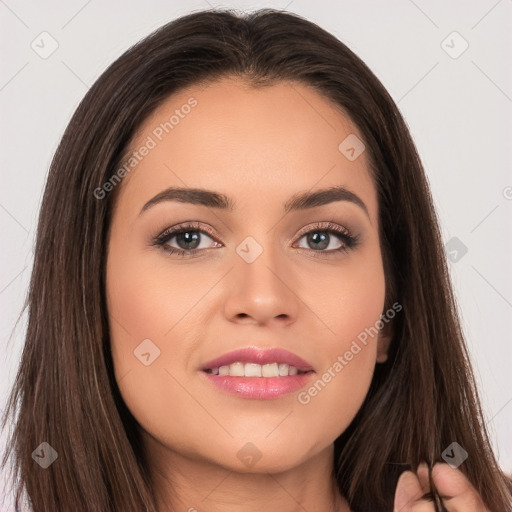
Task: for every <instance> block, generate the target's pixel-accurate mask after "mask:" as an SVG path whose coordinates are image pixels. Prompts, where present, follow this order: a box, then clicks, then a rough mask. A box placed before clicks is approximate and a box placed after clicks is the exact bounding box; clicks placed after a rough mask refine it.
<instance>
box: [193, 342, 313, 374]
mask: <svg viewBox="0 0 512 512" xmlns="http://www.w3.org/2000/svg"><path fill="white" fill-rule="evenodd" d="M238 362H239V363H256V364H262V365H263V364H270V363H278V364H279V363H284V364H288V365H290V366H295V367H296V368H297V369H298V370H300V371H302V372H308V371H311V370H314V368H313V366H312V365H311V364H309V363H308V362H307V361H304V359H302V358H301V357H299V356H297V355H296V354H293V353H292V352H289V351H288V350H285V349H284V348H268V349H259V348H255V347H248V348H242V349H239V350H234V351H232V352H228V353H227V354H224V355H222V356H220V357H217V358H216V359H212V360H211V361H208V362H207V363H206V364H205V365H203V366H202V367H201V370H203V371H204V370H210V369H212V368H216V367H220V366H227V365H230V364H232V363H238ZM239 378H242V377H239ZM249 378H253V377H249ZM268 378H272V377H268Z"/></svg>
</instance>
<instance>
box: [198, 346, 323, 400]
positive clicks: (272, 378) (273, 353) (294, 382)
mask: <svg viewBox="0 0 512 512" xmlns="http://www.w3.org/2000/svg"><path fill="white" fill-rule="evenodd" d="M201 372H202V373H203V374H204V375H205V377H206V378H207V380H208V381H209V382H210V383H212V384H213V385H214V386H216V387H217V388H218V389H220V390H221V391H223V392H225V393H228V394H231V395H235V396H238V397H240V398H248V399H257V400H268V399H276V398H280V397H282V396H284V395H287V394H290V393H292V392H293V391H296V390H298V389H300V388H302V387H304V386H305V385H306V384H307V382H309V380H310V379H311V377H312V375H314V374H315V373H316V372H315V370H314V369H313V367H312V366H311V365H310V364H309V363H307V362H306V361H304V360H303V359H301V358H300V357H299V356H297V355H295V354H293V353H291V352H289V351H287V350H284V349H266V350H262V349H257V348H253V347H251V348H247V349H241V350H236V351H234V352H230V353H228V354H225V355H223V356H221V357H218V358H216V359H214V360H212V361H210V362H208V363H206V364H205V365H204V366H203V367H202V368H201Z"/></svg>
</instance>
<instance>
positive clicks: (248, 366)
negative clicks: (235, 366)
mask: <svg viewBox="0 0 512 512" xmlns="http://www.w3.org/2000/svg"><path fill="white" fill-rule="evenodd" d="M245 376H246V377H261V364H256V363H245Z"/></svg>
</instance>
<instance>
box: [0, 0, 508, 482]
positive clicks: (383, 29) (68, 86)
mask: <svg viewBox="0 0 512 512" xmlns="http://www.w3.org/2000/svg"><path fill="white" fill-rule="evenodd" d="M209 7H231V8H238V9H243V10H254V9H257V8H260V7H274V8H278V9H289V10H290V11H292V12H296V13H297V14H300V15H302V16H305V17H306V18H308V19H310V20H311V21H314V22H316V23H318V24H319V25H320V26H321V27H323V28H325V29H326V30H328V31H330V32H332V33H333V34H334V35H336V36H337V37H338V38H340V39H341V40H342V41H343V42H344V43H345V44H347V45H348V46H349V47H350V48H351V49H352V50H354V51H355V53H357V54H358V55H359V56H360V57H361V58H362V59H363V60H364V61H365V62H366V63H367V64H368V66H369V67H370V68H371V69H372V70H373V71H374V73H375V74H376V75H377V76H378V77H379V79H380V80H381V81H382V82H383V84H384V85H385V87H386V88H387V89H388V91H389V92H390V94H391V95H392V96H393V98H394V99H395V101H396V102H397V103H398V106H399V108H400V110H401V111H402V113H403V115H404V117H405V118H406V121H407V123H408V125H409V127H410V130H411V132H412V136H413V138H414V140H415V143H416V145H417V147H418V150H419V153H420V156H421V158H422V161H423V163H424V166H425V168H426V171H427V175H428V179H429V181H430V184H431V187H432V193H433V196H434V200H435V204H436V208H437V211H438V215H439V218H440V222H441V227H442V231H443V238H444V241H445V243H447V252H448V253H449V254H450V257H451V258H452V259H454V261H452V262H451V263H450V269H451V275H452V279H453V283H454V287H455V291H456V294H457V297H458V302H459V310H460V314H461V317H462V320H463V325H464V330H465V334H466V336H467V342H468V345H469V348H470V351H471V357H472V360H473V363H474V367H475V372H476V376H477V380H478V383H479V385H480V392H481V397H482V399H483V405H484V409H485V414H486V418H487V424H488V426H489V428H490V432H491V437H492V442H493V444H494V446H495V449H496V453H497V455H498V458H499V461H500V464H501V465H502V467H503V469H504V470H506V471H507V472H509V473H511V472H512V443H511V441H510V439H511V437H510V432H512V404H511V401H512V385H511V384H512V379H511V368H510V366H511V361H512V345H511V332H512V322H511V319H512V315H511V313H512V269H511V266H510V262H511V253H512V241H511V236H510V234H511V233H512V229H511V227H512V226H511V224H512V215H511V213H512V175H511V172H510V169H511V161H512V151H511V141H512V136H511V135H512V133H511V132H512V116H511V112H512V66H511V62H512V60H511V57H512V55H511V54H512V0H481V1H462V0H461V1H454V0H452V1H449V2H447V1H441V0H438V1H426V0H414V1H413V0H395V1H388V2H383V1H378V0H372V1H370V0H365V1H355V0H353V1H350V0H343V1H334V0H331V1H324V2H322V3H320V2H313V1H309V2H306V1H302V0H292V1H289V0H286V1H270V2H248V1H245V2H244V1H230V2H213V1H212V2H208V1H205V0H201V1H189V2H186V1H184V0H183V1H167V2H165V1H157V0H145V1H144V2H134V1H131V2H122V1H120V0H115V1H109V2H100V1H99V0H90V1H86V0H83V1H78V0H73V1H69V0H68V1H64V0H61V1H49V2H45V4H44V5H43V4H42V3H36V2H35V1H17V0H0V26H1V30H0V44H1V46H2V61H1V62H2V64H1V68H0V109H1V113H2V114H1V115H2V122H1V123H0V130H1V137H0V144H1V147H0V162H1V165H0V169H1V173H2V174H1V179H2V186H1V189H0V225H1V233H2V244H3V245H2V251H1V257H2V264H1V266H0V301H1V308H2V309H1V311H2V315H1V321H0V330H1V331H0V332H1V336H0V361H1V363H0V364H1V373H0V375H1V377H0V406H2V407H3V405H4V403H5V399H6V397H7V393H8V390H9V388H10V387H11V386H12V383H13V379H14V376H15V371H16V367H17V364H18V362H19V358H20V354H21V349H22V345H23V333H24V329H25V317H22V318H21V320H20V322H19V324H18V325H17V327H16V328H15V322H16V319H17V318H18V315H19V313H20V310H21V307H22V303H23V301H24V298H25V295H26V292H27V286H28V282H29V277H30V270H31V265H32V258H33V253H32V250H33V242H34V234H35V228H36V225H37V216H38V211H39V207H40V201H41V196H42V191H43V187H44V183H45V179H46V174H47V171H48V167H49V164H50V161H51V158H52V156H53V153H54V151H55V149H56V147H57V144H58V142H59V139H60V137H61V136H62V133H63V131H64V129H65V126H66V124H67V123H68V121H69V119H70V117H71V115H72V113H73V111H74V110H75V108H76V107H77V105H78V103H79V101H80V100H81V99H82V97H83V96H84V94H85V93H86V91H87V89H88V88H89V87H90V85H92V83H93V82H94V81H95V80H96V78H97V77H98V76H99V75H100V74H101V73H102V71H104V69H105V68H106V67H107V66H108V65H109V64H110V63H111V62H113V61H114V60H115V59H116V58H117V57H118V56H119V55H120V54H121V53H122V52H123V51H124V50H125V49H127V48H128V47H129V46H131V45H132V44H134V43H135V42H136V41H138V40H139V39H141V38H142V37H144V36H146V35H147V34H149V33H150V32H151V31H153V30H154V29H156V28H157V27H159V26H161V25H163V24H164V23H166V22H167V21H170V20H172V19H174V18H176V17H178V16H181V15H184V14H187V13H189V12H191V11H194V10H199V9H205V8H209ZM43 31H46V32H48V33H49V34H50V35H51V38H53V39H54V40H55V41H56V42H57V44H58V48H57V49H56V51H55V52H54V53H53V54H52V55H50V56H48V57H47V58H45V59H44V58H42V57H41V56H40V55H39V54H38V53H36V51H34V50H33V49H32V47H31V44H33V45H39V46H40V47H42V46H43V44H44V48H45V49H46V50H48V49H49V48H50V47H51V46H50V44H51V40H50V39H49V37H48V36H40V34H41V33H42V32H43ZM454 31H456V32H458V33H459V34H460V36H462V38H463V40H465V41H467V43H468V44H469V46H468V48H467V50H466V51H464V53H462V54H461V55H460V56H458V57H457V58H453V56H456V53H459V51H460V50H461V49H463V44H464V43H463V40H462V39H460V38H458V36H456V35H455V36H454V35H450V34H452V33H453V32H454ZM448 36H449V37H448ZM42 37H45V38H46V39H44V41H43V42H41V38H42ZM443 41H444V43H443ZM40 51H42V49H41V50H40ZM447 52H448V53H447ZM449 53H451V54H452V56H450V55H449ZM464 247H466V248H467V253H464V251H465V249H464ZM454 251H455V252H454ZM3 442H5V441H4V439H3V440H2V443H3ZM4 479H5V476H4V478H3V479H0V480H4Z"/></svg>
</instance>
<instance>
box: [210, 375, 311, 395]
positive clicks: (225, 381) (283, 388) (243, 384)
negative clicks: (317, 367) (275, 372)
mask: <svg viewBox="0 0 512 512" xmlns="http://www.w3.org/2000/svg"><path fill="white" fill-rule="evenodd" d="M201 373H203V374H204V375H205V377H206V378H207V379H208V380H209V381H210V382H211V383H212V384H213V385H214V386H217V387H218V388H219V389H221V390H222V391H225V392H227V393H229V394H230V395H235V396H238V397H240V398H250V399H253V400H272V399H276V398H280V397H282V396H285V395H288V394H290V393H293V392H294V391H297V390H299V389H300V388H302V387H304V386H305V385H306V384H307V382H308V381H309V380H310V379H311V378H312V376H313V375H314V373H315V372H308V373H303V374H300V375H288V376H287V377H230V376H229V375H214V374H211V373H206V372H201Z"/></svg>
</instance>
